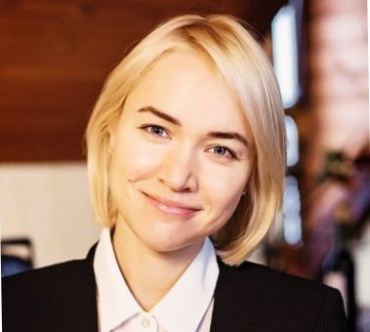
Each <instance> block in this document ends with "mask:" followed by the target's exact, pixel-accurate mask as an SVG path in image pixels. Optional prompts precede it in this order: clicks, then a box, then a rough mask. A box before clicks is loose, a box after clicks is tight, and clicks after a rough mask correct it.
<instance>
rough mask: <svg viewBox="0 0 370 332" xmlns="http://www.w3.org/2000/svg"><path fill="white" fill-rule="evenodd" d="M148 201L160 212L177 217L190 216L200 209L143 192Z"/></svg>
mask: <svg viewBox="0 0 370 332" xmlns="http://www.w3.org/2000/svg"><path fill="white" fill-rule="evenodd" d="M144 195H145V196H146V198H147V199H148V201H149V202H150V203H151V204H152V205H154V206H155V207H156V208H157V209H159V210H161V211H162V212H164V213H166V214H169V215H173V216H179V217H190V216H193V215H194V214H195V213H197V212H198V211H200V210H201V207H199V206H195V205H190V204H185V203H182V202H177V201H173V200H168V199H165V198H162V197H158V196H156V195H152V194H150V195H149V194H147V193H144Z"/></svg>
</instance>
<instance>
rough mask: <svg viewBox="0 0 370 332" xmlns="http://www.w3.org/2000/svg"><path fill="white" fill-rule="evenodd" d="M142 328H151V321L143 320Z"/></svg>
mask: <svg viewBox="0 0 370 332" xmlns="http://www.w3.org/2000/svg"><path fill="white" fill-rule="evenodd" d="M141 326H142V327H149V326H150V321H149V319H148V318H146V317H144V318H142V319H141Z"/></svg>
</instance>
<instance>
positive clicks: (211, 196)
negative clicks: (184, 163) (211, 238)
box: [204, 169, 248, 223]
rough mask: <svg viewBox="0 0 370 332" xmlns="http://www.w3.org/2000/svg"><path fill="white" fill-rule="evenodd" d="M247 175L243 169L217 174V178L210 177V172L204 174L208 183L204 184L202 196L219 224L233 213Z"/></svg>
mask: <svg viewBox="0 0 370 332" xmlns="http://www.w3.org/2000/svg"><path fill="white" fill-rule="evenodd" d="M247 174H248V173H247V172H246V171H244V169H243V171H238V170H236V171H235V170H234V171H233V172H225V173H220V172H218V174H217V176H216V175H215V176H210V172H208V173H207V174H206V178H207V179H208V181H207V183H204V185H205V186H204V194H205V195H207V198H206V199H207V201H208V203H209V204H210V208H211V210H212V211H213V213H214V214H215V217H216V219H218V220H219V221H220V222H221V223H225V222H226V221H227V220H228V219H229V218H230V217H231V215H232V214H233V212H234V211H235V209H236V207H237V205H238V203H239V201H240V197H241V195H242V193H243V191H244V189H245V186H246V183H247V180H248V176H247Z"/></svg>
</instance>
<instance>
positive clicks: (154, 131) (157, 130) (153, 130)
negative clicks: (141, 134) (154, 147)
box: [140, 125, 168, 137]
mask: <svg viewBox="0 0 370 332" xmlns="http://www.w3.org/2000/svg"><path fill="white" fill-rule="evenodd" d="M140 128H141V129H144V130H145V131H146V132H147V133H149V134H151V135H153V136H157V137H168V133H167V131H166V129H165V128H163V127H161V126H158V125H145V126H142V127H140Z"/></svg>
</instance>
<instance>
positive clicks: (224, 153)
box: [208, 145, 237, 159]
mask: <svg viewBox="0 0 370 332" xmlns="http://www.w3.org/2000/svg"><path fill="white" fill-rule="evenodd" d="M208 151H211V152H212V153H213V154H215V155H216V156H220V157H225V158H227V159H237V158H236V154H235V153H234V151H232V150H231V149H229V148H227V147H225V146H221V145H216V146H213V147H211V148H210V149H209V150H208Z"/></svg>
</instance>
